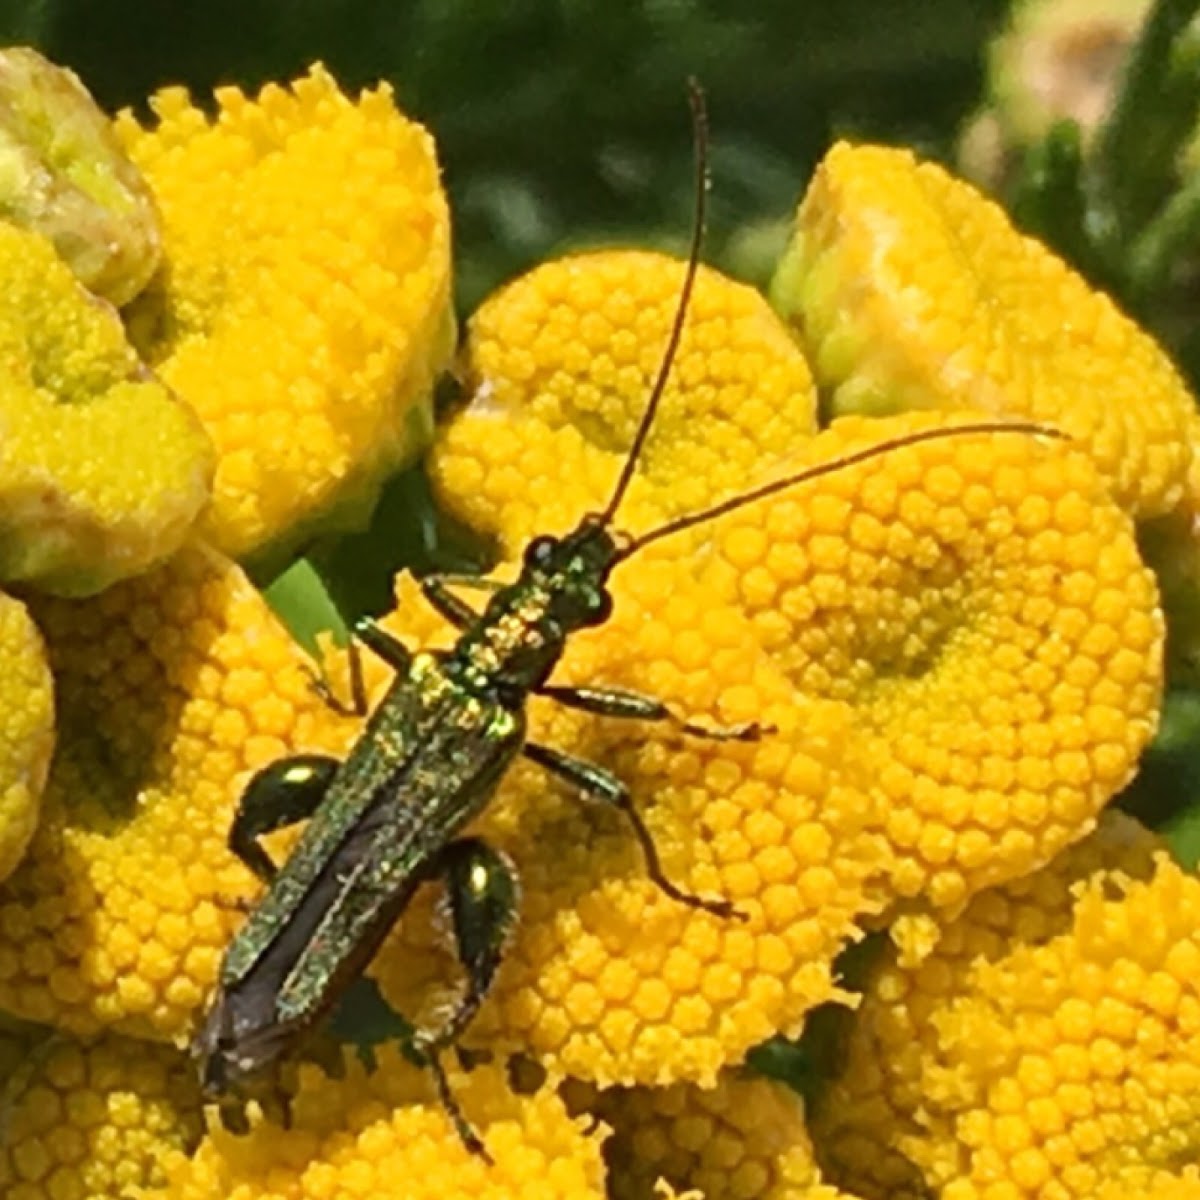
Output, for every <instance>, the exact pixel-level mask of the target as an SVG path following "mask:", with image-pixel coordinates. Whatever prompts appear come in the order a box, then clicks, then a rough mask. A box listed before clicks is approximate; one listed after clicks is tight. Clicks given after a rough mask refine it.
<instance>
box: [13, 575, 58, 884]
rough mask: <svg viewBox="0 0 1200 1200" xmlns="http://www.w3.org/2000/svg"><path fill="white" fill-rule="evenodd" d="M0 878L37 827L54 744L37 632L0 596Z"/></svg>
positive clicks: (49, 691) (21, 609) (46, 670)
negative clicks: (1, 666)
mask: <svg viewBox="0 0 1200 1200" xmlns="http://www.w3.org/2000/svg"><path fill="white" fill-rule="evenodd" d="M0 648H2V650H3V663H4V669H3V670H2V671H0V712H3V714H4V721H3V724H2V725H0V879H3V878H4V877H5V876H7V875H9V874H10V873H11V872H12V870H13V868H14V867H15V866H16V865H17V863H18V862H19V861H20V859H21V855H22V854H24V852H25V847H26V846H27V845H28V844H29V839H30V838H31V837H32V836H33V831H34V828H35V826H36V825H37V819H38V812H39V811H40V807H41V806H40V801H41V796H42V789H43V788H44V787H45V784H46V773H47V771H48V770H49V768H50V754H51V751H52V750H53V748H54V694H53V684H52V680H51V677H50V667H49V664H48V663H47V662H46V650H45V647H44V645H43V644H42V639H41V635H40V634H39V633H38V631H37V627H36V626H35V625H34V623H33V621H32V620H31V619H30V617H29V613H28V612H27V611H26V609H25V606H24V605H23V604H21V603H20V602H19V601H17V600H14V599H12V597H10V596H5V595H3V594H0Z"/></svg>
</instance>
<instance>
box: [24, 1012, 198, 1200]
mask: <svg viewBox="0 0 1200 1200" xmlns="http://www.w3.org/2000/svg"><path fill="white" fill-rule="evenodd" d="M201 1128H202V1122H201V1117H200V1104H199V1089H198V1088H197V1086H196V1081H195V1077H194V1072H193V1071H192V1070H191V1068H190V1064H189V1063H188V1062H187V1061H186V1060H185V1059H184V1058H183V1056H182V1055H181V1054H179V1053H178V1052H177V1051H175V1050H172V1049H171V1048H170V1047H167V1046H152V1045H147V1044H146V1043H143V1042H134V1041H130V1040H128V1039H126V1038H120V1037H106V1038H103V1039H101V1040H100V1041H96V1042H91V1043H80V1042H76V1041H74V1040H72V1039H70V1038H67V1037H63V1036H60V1035H51V1037H50V1038H49V1039H48V1040H43V1041H41V1042H34V1043H32V1044H31V1046H30V1048H28V1049H27V1050H26V1052H25V1057H24V1060H23V1062H21V1064H20V1065H19V1066H18V1067H17V1069H16V1071H15V1072H14V1073H12V1074H10V1075H6V1076H5V1081H4V1083H3V1084H2V1085H0V1193H2V1194H3V1195H4V1197H5V1200H58V1198H59V1197H63V1198H64V1200H65V1198H71V1200H75V1198H78V1200H125V1198H126V1197H133V1196H137V1195H140V1194H141V1193H140V1190H139V1189H141V1188H144V1187H154V1186H156V1185H159V1184H161V1183H163V1182H164V1180H165V1176H164V1173H163V1165H164V1162H165V1161H166V1160H168V1159H169V1158H170V1156H171V1155H172V1154H181V1153H185V1152H186V1151H188V1150H190V1149H191V1148H193V1147H194V1146H195V1144H196V1143H197V1142H198V1141H199V1138H200V1133H201Z"/></svg>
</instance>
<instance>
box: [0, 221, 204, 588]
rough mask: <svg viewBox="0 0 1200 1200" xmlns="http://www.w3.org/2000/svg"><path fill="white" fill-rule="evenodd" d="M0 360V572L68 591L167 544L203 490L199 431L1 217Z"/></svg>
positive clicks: (98, 307)
mask: <svg viewBox="0 0 1200 1200" xmlns="http://www.w3.org/2000/svg"><path fill="white" fill-rule="evenodd" d="M0 361H2V362H3V363H4V387H3V399H2V403H3V422H4V457H3V462H2V463H0V514H2V515H0V578H2V579H4V580H10V581H11V580H19V581H23V582H29V583H33V584H36V585H37V586H38V587H41V588H46V589H49V590H53V591H56V592H61V593H69V594H82V593H87V592H92V591H95V590H97V589H99V588H101V587H104V586H105V585H107V584H108V583H111V582H112V581H113V580H114V579H120V578H123V577H124V576H127V575H130V574H134V573H136V572H138V571H144V570H146V568H147V567H149V566H151V565H152V564H154V563H156V562H158V561H160V560H161V559H163V558H165V557H166V556H167V555H169V554H171V553H173V552H174V551H175V550H176V549H177V548H178V547H179V545H180V544H181V543H182V541H183V539H184V537H185V536H186V535H187V533H188V531H189V530H190V529H191V527H192V525H193V523H194V521H195V519H196V516H197V514H198V513H199V512H200V510H201V508H202V507H203V506H204V504H205V503H206V502H207V500H208V496H209V482H210V478H211V471H212V447H211V445H210V443H209V440H208V438H207V436H206V435H205V433H204V431H203V429H202V428H201V427H200V425H199V423H198V422H197V420H196V417H195V415H194V414H193V413H192V411H191V410H190V409H189V408H188V407H187V406H186V405H184V404H181V403H180V402H179V401H178V400H177V399H176V398H175V397H174V396H173V395H172V394H171V393H170V392H168V391H167V390H166V389H165V388H164V387H163V386H162V384H161V383H159V382H158V381H157V380H155V379H154V378H153V377H152V376H150V375H149V374H148V373H147V371H146V369H145V367H144V366H143V365H142V363H141V362H140V361H139V360H138V357H137V355H136V354H135V353H134V351H133V350H132V349H131V348H130V346H129V343H128V342H127V341H126V340H125V333H124V330H123V329H122V327H121V323H120V321H119V320H118V318H117V315H116V313H115V312H114V311H113V310H112V309H111V308H110V307H109V306H108V305H107V304H103V303H100V302H99V301H97V300H95V299H94V297H92V296H91V295H89V294H88V293H87V292H86V291H85V290H84V289H83V287H81V286H80V284H79V283H78V282H77V281H76V279H75V278H74V276H72V274H71V272H70V270H69V269H68V268H67V266H66V264H65V263H63V262H62V260H61V259H59V258H58V256H57V255H56V254H55V253H54V249H53V247H52V246H51V245H50V243H49V242H48V241H46V239H45V238H44V237H42V236H41V235H40V234H36V233H30V232H27V231H25V230H21V229H17V228H16V227H15V226H12V225H8V224H4V223H0Z"/></svg>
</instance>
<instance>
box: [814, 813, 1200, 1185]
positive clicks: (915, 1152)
mask: <svg viewBox="0 0 1200 1200" xmlns="http://www.w3.org/2000/svg"><path fill="white" fill-rule="evenodd" d="M1198 930H1200V879H1197V877H1196V876H1194V875H1191V874H1188V873H1186V872H1184V871H1183V870H1181V868H1180V867H1178V866H1177V865H1176V864H1175V863H1174V862H1172V861H1171V860H1170V859H1169V858H1168V857H1167V856H1166V854H1165V852H1163V851H1162V850H1160V849H1159V848H1158V847H1157V845H1156V843H1155V839H1154V838H1153V837H1152V836H1151V835H1150V834H1148V833H1146V832H1145V831H1143V830H1141V829H1140V828H1139V827H1137V826H1136V825H1135V824H1134V823H1133V822H1132V821H1131V820H1130V819H1129V818H1126V817H1123V816H1120V815H1119V814H1113V815H1112V816H1111V817H1108V818H1106V820H1105V822H1104V823H1103V824H1102V826H1101V828H1100V830H1099V831H1098V832H1097V833H1096V834H1094V835H1093V836H1092V837H1091V838H1089V839H1087V840H1086V841H1084V842H1082V843H1080V844H1079V845H1078V846H1076V847H1074V848H1072V849H1071V850H1068V851H1067V852H1066V853H1064V854H1063V855H1061V856H1060V857H1059V858H1057V859H1056V860H1055V861H1054V862H1053V863H1052V864H1051V865H1050V866H1048V867H1046V868H1044V869H1043V870H1042V871H1040V872H1038V873H1037V874H1034V875H1032V876H1030V877H1029V878H1027V879H1023V880H1020V881H1019V882H1017V883H1014V884H1010V885H1008V886H1006V887H1003V888H999V889H995V890H992V891H988V892H985V893H983V894H982V895H980V896H977V897H976V898H975V899H974V900H973V901H972V902H971V904H970V905H969V906H968V907H967V909H966V911H965V912H964V913H963V915H962V916H961V917H959V918H958V919H957V920H955V921H952V922H950V923H949V924H948V925H946V926H945V927H944V928H943V929H941V930H940V931H939V933H938V935H937V938H936V940H935V941H934V943H933V944H932V946H931V947H926V948H925V949H924V950H923V951H922V952H921V953H918V954H913V953H911V949H912V948H911V947H908V948H907V950H908V951H909V952H908V953H905V948H904V947H903V946H902V948H901V951H900V953H899V957H898V958H897V957H896V956H893V957H892V958H891V959H890V960H889V961H888V962H887V963H885V964H884V965H883V966H882V968H881V969H880V970H879V971H878V973H877V974H876V975H875V977H874V978H873V979H872V981H871V982H870V984H869V985H868V987H867V993H866V996H865V998H864V1001H863V1005H862V1008H861V1011H860V1012H859V1014H858V1015H857V1018H856V1022H855V1026H854V1033H853V1035H852V1038H851V1042H850V1046H849V1051H848V1056H847V1067H846V1070H845V1074H844V1076H843V1077H842V1078H841V1079H840V1080H839V1081H838V1082H837V1083H836V1084H834V1085H833V1087H832V1089H831V1090H830V1092H829V1094H828V1096H827V1097H826V1100H825V1103H824V1106H823V1108H822V1111H821V1113H820V1115H819V1119H818V1121H817V1125H816V1131H815V1132H816V1138H817V1143H818V1148H819V1149H820V1150H821V1151H822V1153H823V1156H824V1160H825V1161H826V1162H827V1165H828V1167H829V1169H830V1171H831V1173H832V1174H833V1175H834V1177H835V1178H836V1179H838V1181H839V1182H840V1183H842V1184H843V1185H844V1186H846V1187H848V1188H850V1189H851V1190H852V1191H854V1192H855V1193H856V1194H859V1195H861V1196H864V1197H867V1198H868V1200H870V1198H873V1197H885V1196H886V1197H889V1198H892V1197H901V1198H904V1197H913V1198H914V1200H915V1198H916V1197H918V1196H926V1195H929V1194H935V1195H938V1196H940V1197H943V1198H944V1200H985V1198H986V1200H992V1198H993V1197H1001V1196H1003V1197H1013V1198H1014V1200H1015V1198H1019V1197H1038V1200H1069V1198H1072V1197H1080V1198H1082V1197H1093V1196H1098V1195H1101V1194H1104V1187H1105V1186H1107V1187H1108V1189H1109V1193H1108V1194H1112V1195H1117V1194H1119V1195H1126V1196H1135V1195H1136V1196H1141V1195H1146V1196H1150V1195H1155V1196H1157V1195H1180V1196H1182V1195H1188V1194H1192V1193H1193V1192H1194V1189H1195V1186H1196V1180H1195V1178H1194V1176H1193V1177H1192V1178H1191V1180H1190V1181H1189V1180H1188V1178H1187V1175H1186V1174H1180V1171H1181V1167H1182V1164H1185V1163H1189V1162H1192V1163H1194V1162H1195V1158H1196V1153H1197V1149H1196V1148H1197V1138H1198V1136H1200V1105H1198V1101H1197V1096H1200V1077H1198V1074H1197V1073H1198V1072H1200V1066H1197V1063H1198V1062H1200V1049H1198V1039H1200V1035H1198V1034H1197V1021H1196V1014H1197V1012H1200V993H1198V985H1197V979H1198V978H1200V976H1198V974H1197V971H1196V969H1195V967H1196V964H1197V962H1198V961H1200V934H1198V932H1197V931H1198ZM900 940H901V942H903V936H901V939H900ZM906 960H907V961H906ZM1113 1189H1118V1190H1117V1191H1114V1190H1113Z"/></svg>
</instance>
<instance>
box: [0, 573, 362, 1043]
mask: <svg viewBox="0 0 1200 1200" xmlns="http://www.w3.org/2000/svg"><path fill="white" fill-rule="evenodd" d="M37 617H38V620H39V622H40V623H41V626H42V628H43V630H44V632H45V634H46V638H47V641H48V643H49V649H50V657H51V663H52V666H53V668H54V674H55V679H56V682H57V688H58V713H59V723H60V724H59V746H58V751H57V754H56V755H55V759H54V763H53V767H52V770H51V774H50V781H49V784H48V787H47V791H46V796H45V800H44V808H45V813H44V816H43V819H42V822H41V824H40V826H39V828H38V831H37V833H36V835H35V837H34V840H33V843H32V845H31V847H30V851H29V853H28V854H27V855H26V857H25V859H24V861H23V862H22V864H21V865H20V867H19V868H18V869H17V871H16V872H15V873H14V874H13V875H12V876H10V878H9V879H8V881H7V883H6V884H5V885H4V886H3V887H0V1009H2V1010H6V1011H8V1012H11V1013H15V1014H18V1015H22V1016H25V1017H27V1018H30V1019H33V1020H39V1021H46V1022H48V1023H51V1024H53V1025H55V1026H57V1027H58V1028H60V1029H65V1030H72V1031H75V1032H78V1033H85V1034H86V1033H91V1032H94V1031H95V1030H97V1029H99V1028H102V1027H105V1026H116V1027H118V1028H121V1029H123V1030H126V1031H129V1032H135V1033H138V1034H141V1035H153V1036H157V1037H163V1038H177V1037H181V1036H182V1035H184V1034H186V1033H187V1032H188V1031H189V1030H190V1028H191V1026H192V1024H193V1023H194V1021H195V1019H196V1017H197V1014H198V1010H199V1009H200V1008H201V1006H202V1004H203V1002H204V1000H205V998H206V996H207V994H208V991H209V989H210V988H211V987H212V984H213V981H214V979H215V978H216V971H217V966H218V963H219V961H220V957H221V953H222V951H223V950H224V947H225V945H226V943H227V942H228V940H229V938H230V936H231V935H232V933H233V931H234V929H236V928H237V926H238V925H239V924H240V923H241V921H242V919H243V918H242V915H241V913H240V912H238V911H237V909H236V907H235V905H236V903H237V902H238V901H239V899H241V898H244V897H246V896H248V895H250V894H252V888H253V887H255V886H256V885H253V884H252V879H251V876H250V875H249V872H247V871H246V870H245V869H244V868H243V867H242V866H241V865H240V864H238V863H237V861H236V860H235V859H234V858H233V857H232V856H231V855H230V853H229V851H228V849H227V848H226V839H227V837H228V832H229V827H230V823H231V821H232V817H233V806H234V803H235V801H236V799H237V796H238V793H239V790H240V788H241V786H242V785H243V784H244V782H245V780H246V778H247V775H248V773H249V772H250V771H251V770H252V769H255V768H257V767H259V766H261V765H263V764H264V763H266V762H270V761H272V760H273V759H275V758H279V757H281V756H282V755H284V754H285V753H287V752H288V751H289V749H290V748H291V747H292V746H293V745H304V746H309V747H311V748H314V749H316V748H321V746H322V745H325V746H326V748H328V749H331V750H333V751H335V752H336V751H338V750H340V749H341V748H342V747H343V746H344V744H345V737H346V735H348V734H349V732H350V723H349V722H340V721H338V720H337V719H336V718H334V717H333V716H332V714H330V713H329V711H328V710H327V709H326V708H325V707H324V706H323V705H322V703H321V701H320V700H319V698H318V697H317V696H316V695H314V694H313V692H312V689H311V687H310V684H309V680H308V677H307V676H306V674H305V672H304V670H303V665H302V664H303V655H302V654H301V652H300V651H299V649H298V648H297V647H296V646H295V645H294V644H293V643H292V641H291V639H290V638H289V637H288V635H287V634H286V633H285V632H284V630H283V629H282V627H281V626H279V625H278V623H277V622H276V621H275V620H274V618H273V617H272V616H271V615H270V613H269V612H268V610H267V608H266V605H265V603H264V601H263V600H262V598H261V596H260V595H259V594H258V592H256V591H255V590H254V589H253V588H252V587H251V586H250V584H249V583H248V582H247V581H246V579H245V578H244V577H243V575H242V573H241V572H240V571H239V570H238V569H237V568H236V567H234V566H232V565H231V564H229V563H228V562H227V561H226V560H224V559H223V558H221V557H220V556H219V555H217V554H215V553H213V552H206V551H201V550H189V551H186V552H184V553H182V554H180V555H178V556H177V557H176V558H174V559H173V560H172V561H171V562H170V563H169V564H168V565H167V566H165V567H162V568H159V569H158V570H156V571H153V572H150V573H148V574H146V575H143V576H141V577H139V578H138V579H135V580H130V581H127V582H125V583H123V584H119V585H117V586H116V587H113V588H110V589H109V590H108V591H106V592H105V593H104V594H103V595H102V596H99V597H97V598H94V599H92V600H90V601H87V602H79V601H42V602H41V603H40V604H39V606H38V608H37ZM339 727H340V729H342V730H344V732H340V733H339ZM323 739H324V742H323Z"/></svg>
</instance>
